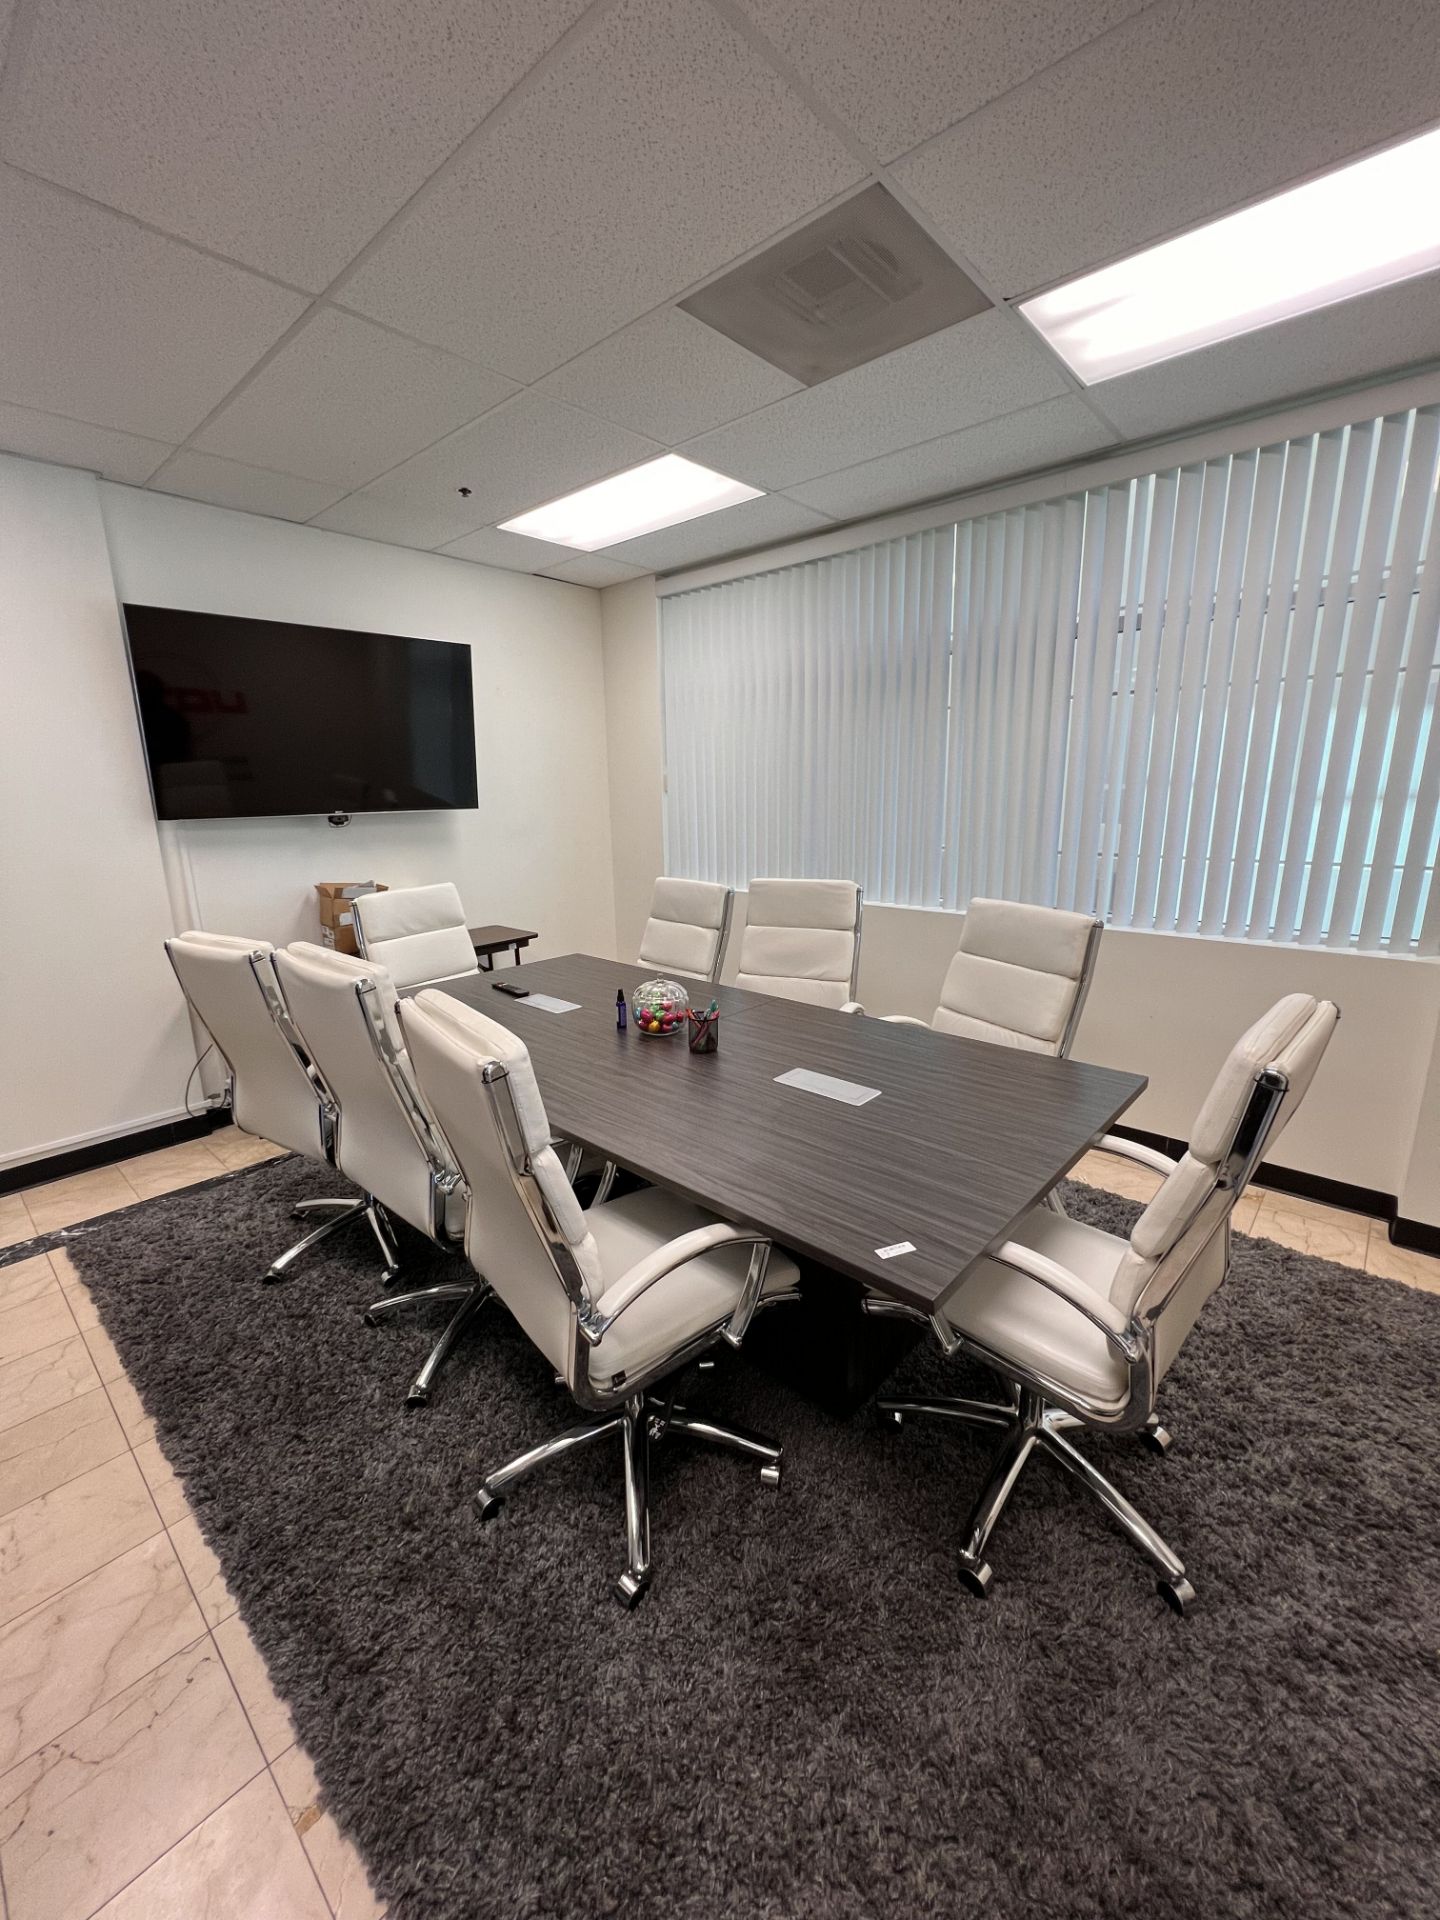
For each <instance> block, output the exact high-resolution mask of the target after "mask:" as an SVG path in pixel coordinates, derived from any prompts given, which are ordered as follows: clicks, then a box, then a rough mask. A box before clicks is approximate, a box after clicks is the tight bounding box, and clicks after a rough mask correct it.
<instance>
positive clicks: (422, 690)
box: [125, 604, 477, 820]
mask: <svg viewBox="0 0 1440 1920" xmlns="http://www.w3.org/2000/svg"><path fill="white" fill-rule="evenodd" d="M125 627H126V631H127V633H128V635H129V642H130V663H131V668H132V671H133V673H134V678H135V697H136V700H137V702H138V704H139V708H140V725H141V730H142V732H143V733H144V736H145V752H146V756H147V758H148V759H149V763H150V786H151V790H152V792H153V793H154V796H155V812H156V814H157V815H158V816H159V818H160V819H162V820H215V819H223V818H226V817H228V816H235V817H237V818H243V817H246V816H254V815H257V814H275V813H390V812H404V811H410V810H412V809H422V808H432V807H473V806H474V805H475V804H476V800H477V795H476V787H475V709H474V702H473V696H472V692H471V684H470V649H469V647H468V646H464V645H455V644H452V643H449V642H446V641H443V640H408V639H402V638H400V637H398V636H397V635H395V634H390V633H355V632H352V631H350V630H349V629H347V628H339V627H306V626H293V625H291V624H289V623H288V622H286V621H282V620H240V619H235V618H233V617H231V616H229V615H226V614H218V613H187V612H184V611H183V610H182V609H180V608H178V607H140V606H131V605H128V604H127V606H126V608H125Z"/></svg>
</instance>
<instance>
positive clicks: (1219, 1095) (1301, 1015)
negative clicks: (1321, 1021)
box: [1190, 993, 1333, 1167]
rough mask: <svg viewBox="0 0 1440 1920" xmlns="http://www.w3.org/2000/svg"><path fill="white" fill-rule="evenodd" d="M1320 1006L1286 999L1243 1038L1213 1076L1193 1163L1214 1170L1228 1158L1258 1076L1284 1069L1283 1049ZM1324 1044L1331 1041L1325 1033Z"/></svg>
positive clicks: (1298, 996)
mask: <svg viewBox="0 0 1440 1920" xmlns="http://www.w3.org/2000/svg"><path fill="white" fill-rule="evenodd" d="M1319 1004H1320V1003H1319V1002H1318V1001H1317V1000H1316V999H1315V997H1314V996H1313V994H1308V993H1287V994H1286V995H1285V997H1284V998H1283V999H1281V1000H1277V1001H1276V1002H1275V1005H1274V1006H1273V1007H1271V1009H1270V1011H1269V1012H1268V1013H1266V1014H1263V1015H1262V1016H1261V1018H1260V1019H1258V1020H1257V1021H1256V1022H1255V1024H1254V1026H1253V1027H1251V1028H1249V1029H1248V1031H1247V1032H1245V1033H1243V1034H1241V1036H1240V1038H1239V1039H1238V1040H1237V1041H1236V1042H1235V1045H1234V1046H1233V1047H1232V1048H1231V1049H1230V1053H1229V1057H1228V1058H1227V1059H1226V1061H1225V1064H1224V1066H1223V1067H1221V1069H1220V1071H1219V1073H1218V1074H1217V1075H1216V1077H1215V1084H1214V1086H1213V1087H1211V1089H1210V1091H1209V1093H1208V1094H1207V1095H1206V1096H1205V1104H1204V1106H1203V1107H1201V1109H1200V1112H1199V1115H1198V1116H1197V1118H1196V1121H1195V1126H1194V1128H1193V1130H1192V1132H1191V1135H1190V1151H1191V1153H1192V1154H1193V1155H1194V1156H1195V1158H1196V1159H1197V1160H1204V1161H1206V1162H1207V1163H1208V1164H1209V1165H1210V1166H1212V1167H1213V1166H1216V1165H1217V1164H1218V1163H1219V1161H1220V1160H1221V1158H1222V1157H1223V1156H1224V1155H1225V1154H1226V1153H1228V1152H1229V1150H1230V1143H1231V1141H1232V1140H1233V1139H1234V1138H1235V1129H1236V1128H1237V1127H1238V1126H1239V1124H1240V1120H1241V1117H1242V1116H1243V1114H1244V1112H1245V1108H1246V1105H1247V1103H1248V1102H1249V1099H1250V1095H1251V1093H1252V1091H1253V1089H1254V1086H1255V1077H1256V1075H1257V1074H1259V1073H1262V1072H1263V1071H1264V1070H1265V1068H1266V1067H1268V1066H1270V1065H1272V1064H1274V1065H1281V1064H1282V1062H1281V1056H1282V1055H1283V1054H1284V1052H1285V1049H1286V1048H1287V1047H1288V1046H1289V1045H1290V1044H1291V1042H1292V1041H1293V1040H1295V1038H1296V1037H1297V1036H1298V1035H1299V1034H1300V1032H1301V1031H1302V1030H1303V1029H1304V1028H1305V1026H1306V1025H1307V1024H1308V1023H1309V1022H1310V1020H1311V1019H1313V1017H1314V1015H1315V1013H1316V1010H1317V1008H1318V1007H1319ZM1331 1025H1333V1022H1331ZM1325 1038H1326V1039H1327V1040H1328V1038H1329V1028H1328V1027H1327V1029H1326V1034H1325ZM1323 1052H1324V1046H1323V1045H1321V1046H1320V1047H1319V1048H1318V1049H1316V1050H1314V1056H1313V1058H1312V1059H1310V1060H1309V1062H1308V1073H1307V1079H1306V1083H1305V1084H1306V1086H1308V1085H1309V1077H1308V1075H1313V1073H1314V1071H1315V1067H1316V1065H1317V1064H1318V1061H1319V1057H1320V1055H1321V1054H1323ZM1304 1090H1305V1089H1304V1088H1303V1087H1302V1088H1300V1089H1299V1090H1298V1092H1297V1093H1296V1094H1295V1095H1294V1096H1293V1097H1294V1099H1295V1100H1298V1097H1299V1094H1300V1093H1303V1092H1304ZM1272 1145H1273V1140H1272Z"/></svg>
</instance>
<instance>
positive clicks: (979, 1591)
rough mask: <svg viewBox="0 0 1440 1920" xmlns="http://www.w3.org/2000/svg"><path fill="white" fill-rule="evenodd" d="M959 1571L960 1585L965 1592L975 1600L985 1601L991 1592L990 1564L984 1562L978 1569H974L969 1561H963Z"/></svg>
mask: <svg viewBox="0 0 1440 1920" xmlns="http://www.w3.org/2000/svg"><path fill="white" fill-rule="evenodd" d="M957 1571H958V1573H959V1575H960V1584H961V1586H962V1587H964V1589H965V1591H966V1592H967V1593H968V1594H971V1595H973V1596H974V1598H975V1599H977V1600H983V1599H984V1598H985V1596H986V1594H987V1593H989V1591H990V1581H991V1578H992V1575H991V1572H990V1563H989V1562H988V1561H987V1560H982V1561H981V1562H980V1565H979V1566H978V1567H973V1566H971V1565H970V1563H969V1562H968V1561H966V1560H962V1561H961V1562H960V1565H959V1567H958V1569H957Z"/></svg>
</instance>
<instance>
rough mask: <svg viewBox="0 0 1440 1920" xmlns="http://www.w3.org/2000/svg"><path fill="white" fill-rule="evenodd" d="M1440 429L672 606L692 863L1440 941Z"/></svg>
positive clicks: (1141, 916)
mask: <svg viewBox="0 0 1440 1920" xmlns="http://www.w3.org/2000/svg"><path fill="white" fill-rule="evenodd" d="M1437 462H1440V409H1437V408H1434V407H1430V408H1424V409H1421V410H1419V411H1418V412H1412V413H1404V414H1396V415H1391V416H1388V417H1386V418H1384V419H1380V420H1370V421H1365V422H1361V423H1359V424H1357V425H1354V426H1349V427H1341V428H1337V429H1334V430H1333V431H1329V432H1325V433H1320V434H1314V435H1310V436H1307V437H1303V438H1299V439H1294V440H1289V441H1285V442H1281V443H1279V444H1276V445H1272V446H1267V447H1261V448H1257V449H1254V450H1252V451H1248V452H1245V453H1239V454H1233V455H1225V456H1223V457H1221V458H1217V459H1213V460H1208V461H1204V462H1200V463H1197V464H1195V465H1191V466H1185V467H1177V468H1170V469H1167V470H1166V471H1164V472H1159V473H1153V474H1148V475H1144V476H1142V477H1140V478H1137V479H1134V480H1129V481H1124V482H1120V483H1117V484H1115V485H1112V486H1108V487H1099V488H1095V489H1092V490H1090V491H1088V492H1084V493H1076V494H1071V495H1069V496H1068V497H1065V498H1061V499H1057V500H1053V501H1047V502H1043V503H1041V504H1039V505H1035V506H1027V507H1021V508H1015V509H1012V510H1010V511H1008V512H1003V513H996V514H990V515H987V516H984V517H982V518H977V519H973V520H968V521H962V522H961V523H960V524H959V525H958V526H953V527H948V528H943V529H939V530H935V531H932V532H929V533H925V534H918V535H912V536H910V537H909V538H907V539H905V540H897V541H891V542H886V543H883V544H881V545H878V546H875V547H871V548H867V549H865V550H863V551H862V552H859V553H850V554H844V555H841V556H838V557H837V558H834V559H825V560H818V561H812V562H809V563H806V564H805V565H802V566H796V567H789V568H784V569H779V570H777V571H776V572H774V573H771V574H765V575H760V576H757V577H753V578H750V579H746V580H741V581H736V582H733V583H730V584H726V585H722V586H717V587H709V588H705V589H702V590H700V591H697V592H693V593H681V594H677V595H675V596H673V597H671V598H669V599H667V600H666V601H665V602H664V603H663V610H662V619H663V627H662V638H663V663H664V676H665V718H666V741H667V756H668V768H667V774H668V778H667V803H666V826H667V835H668V842H667V844H668V860H669V864H670V866H671V869H672V871H675V872H680V873H689V874H693V875H695V876H696V877H701V878H706V879H718V880H724V881H727V882H729V883H730V884H734V885H741V886H743V885H744V884H745V882H746V881H747V880H748V879H749V877H750V876H751V875H752V874H758V873H794V874H824V873H834V874H841V875H845V876H847V877H854V878H855V879H858V880H859V881H860V882H861V884H862V885H863V886H864V888H865V890H866V894H867V896H868V897H869V898H871V899H876V900H881V901H889V902H892V903H895V904H900V905H912V906H947V907H963V906H964V904H965V902H966V901H967V900H968V899H969V898H970V897H971V896H972V895H973V894H976V893H991V894H1000V895H1004V896H1007V897H1010V898H1017V899H1027V900H1039V901H1045V902H1048V903H1051V904H1055V905H1059V906H1071V907H1078V908H1082V909H1085V910H1094V911H1098V912H1100V913H1102V914H1103V915H1104V916H1105V917H1106V918H1107V919H1108V920H1109V921H1110V922H1111V923H1112V924H1114V925H1116V926H1124V927H1144V928H1154V929H1163V930H1169V931H1175V932H1181V933H1190V934H1214V935H1222V936H1225V937H1229V938H1232V939H1253V940H1275V941H1300V942H1304V943H1306V944H1317V943H1323V944H1330V945H1337V946H1339V945H1350V946H1358V947H1361V948H1366V949H1380V948H1387V947H1388V948H1390V949H1391V950H1394V951H1419V952H1423V953H1435V952H1437V951H1440V890H1437V888H1436V887H1435V885H1434V873H1435V865H1436V845H1437V839H1440V728H1437V726H1436V724H1435V708H1436V701H1437V688H1440V529H1437V525H1436V520H1437V511H1436V484H1437Z"/></svg>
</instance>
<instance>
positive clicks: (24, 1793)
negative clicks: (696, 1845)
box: [0, 1128, 382, 1920]
mask: <svg viewBox="0 0 1440 1920" xmlns="http://www.w3.org/2000/svg"><path fill="white" fill-rule="evenodd" d="M277 1152H279V1149H278V1148H272V1147H270V1146H268V1145H267V1144H266V1143H264V1142H262V1141H255V1140H251V1139H249V1138H248V1137H247V1136H245V1135H243V1134H240V1133H239V1132H237V1131H236V1130H235V1129H233V1128H232V1129H229V1130H227V1131H226V1132H223V1133H216V1134H212V1135H210V1136H209V1137H208V1138H207V1139H206V1140H205V1141H203V1142H199V1143H191V1144H187V1145H185V1146H180V1147H171V1148H166V1149H163V1150H161V1151H160V1152H157V1153H152V1154H146V1155H144V1156H141V1157H138V1158H136V1159H134V1160H127V1161H123V1162H121V1163H120V1164H119V1165H117V1166H114V1167H106V1168H103V1169H99V1170H97V1171H95V1172H93V1173H84V1174H78V1175H76V1176H74V1177H73V1178H71V1179H68V1180H58V1181H54V1182H52V1183H51V1184H50V1185H48V1186H42V1187H35V1188H32V1189H30V1190H29V1191H28V1192H26V1193H21V1194H16V1195H7V1196H4V1197H3V1198H0V1246H14V1245H18V1244H19V1243H20V1242H21V1241H24V1240H28V1239H30V1238H32V1237H34V1236H35V1235H36V1234H39V1233H46V1232H50V1231H52V1230H54V1229H56V1228H58V1227H61V1226H72V1225H75V1224H78V1223H79V1222H80V1221H82V1220H84V1219H87V1218H91V1217H93V1216H94V1215H96V1214H98V1213H108V1212H112V1211H114V1210H116V1209H117V1208H120V1207H124V1206H133V1205H134V1204H136V1202H137V1201H139V1200H142V1199H148V1198H150V1197H151V1196H153V1195H156V1194H160V1193H169V1192H173V1191H175V1190H176V1189H178V1188H180V1187H184V1186H190V1185H193V1184H194V1183H195V1182H197V1181H200V1180H208V1179H212V1178H214V1177H215V1176H216V1175H217V1174H219V1173H223V1172H226V1171H229V1170H231V1169H233V1168H236V1167H241V1166H247V1165H250V1164H252V1163H254V1162H256V1161H259V1160H263V1159H268V1158H270V1157H271V1156H272V1155H273V1154H275V1153H277ZM0 1916H3V1920H382V1909H381V1907H380V1905H379V1903H378V1902H377V1901H376V1899H375V1897H374V1895H373V1893H372V1892H371V1890H370V1887H369V1884H368V1882H367V1880H366V1876H365V1869H364V1867H363V1865H362V1863H361V1861H360V1859H359V1856H358V1855H357V1854H356V1852H355V1850H354V1848H353V1847H351V1846H350V1844H349V1842H348V1841H347V1840H346V1839H345V1838H344V1836H343V1835H342V1834H341V1833H340V1831H339V1829H338V1828H337V1827H336V1826H335V1823H334V1821H333V1820H331V1819H330V1817H329V1815H328V1814H326V1813H325V1812H324V1811H323V1810H322V1808H321V1807H320V1805H319V1789H318V1786H317V1784H316V1780H315V1775H314V1771H313V1769H312V1768H311V1765H310V1761H309V1758H308V1756H307V1755H306V1754H305V1753H304V1752H303V1751H302V1750H301V1748H299V1747H298V1746H297V1745H296V1744H295V1733H294V1728H293V1727H292V1726H291V1723H290V1716H289V1714H288V1713H287V1712H286V1709H285V1706H284V1703H283V1702H282V1701H281V1700H280V1699H279V1698H277V1696H276V1694H275V1692H274V1689H273V1688H272V1687H271V1685H270V1680H269V1676H268V1674H267V1673H266V1670H265V1665H264V1662H263V1660H262V1659H261V1657H260V1655H259V1653H258V1652H257V1651H256V1649H255V1646H254V1644H253V1643H252V1641H251V1639H250V1636H249V1634H248V1633H247V1632H246V1630H245V1626H244V1623H243V1622H242V1621H241V1619H240V1617H239V1614H238V1613H237V1611H236V1608H235V1602H234V1600H233V1599H232V1597H231V1595H230V1593H229V1590H228V1588H227V1587H226V1585H225V1581H224V1578H223V1576H222V1575H221V1573H220V1569H219V1566H218V1564H217V1563H216V1560H215V1557H214V1555H213V1554H212V1553H211V1552H210V1549H209V1548H208V1547H207V1546H206V1545H205V1542H204V1540H203V1538H202V1537H201V1534H200V1529H199V1526H198V1524H197V1522H196V1521H195V1519H194V1517H193V1515H192V1514H191V1513H190V1511H189V1509H188V1506H187V1504H186V1501H185V1496H184V1493H183V1491H182V1489H181V1486H180V1483H179V1481H178V1480H177V1479H176V1478H175V1475H174V1474H173V1473H172V1472H171V1470H170V1467H169V1464H168V1462H167V1461H166V1459H165V1456H164V1454H163V1453H162V1452H161V1450H160V1447H159V1444H158V1442H157V1441H156V1439H155V1437H154V1430H153V1425H152V1423H151V1421H150V1420H149V1419H148V1418H147V1417H146V1416H145V1413H144V1410H143V1408H142V1407H141V1405H140V1400H139V1397H138V1395H137V1394H136V1392H135V1389H134V1388H133V1387H132V1386H131V1384H130V1382H129V1381H128V1380H127V1379H126V1377H125V1374H124V1370H123V1368H122V1367H121V1365H120V1361H119V1356H118V1355H117V1354H116V1352H115V1350H114V1348H113V1347H112V1345H111V1343H110V1341H109V1339H108V1338H107V1337H106V1335H105V1333H104V1331H103V1330H102V1328H101V1327H100V1324H99V1319H98V1316H97V1315H96V1313H95V1310H94V1306H93V1304H92V1303H91V1301H90V1298H89V1295H88V1294H87V1292H86V1290H85V1288H84V1286H83V1285H82V1284H81V1282H80V1279H79V1276H78V1275H77V1274H76V1272H75V1269H74V1267H73V1266H72V1264H71V1262H70V1257H69V1255H68V1254H67V1253H66V1252H65V1251H64V1250H63V1248H61V1249H52V1250H51V1251H49V1252H42V1253H40V1254H38V1255H34V1256H32V1257H29V1258H24V1259H19V1260H16V1261H13V1262H12V1263H11V1264H10V1265H8V1266H0Z"/></svg>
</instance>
